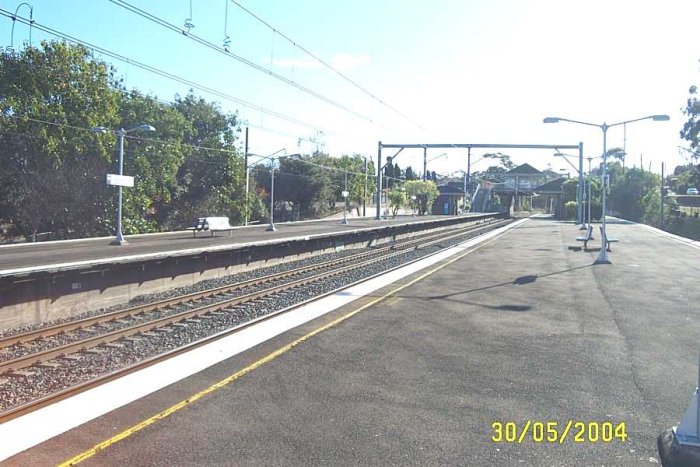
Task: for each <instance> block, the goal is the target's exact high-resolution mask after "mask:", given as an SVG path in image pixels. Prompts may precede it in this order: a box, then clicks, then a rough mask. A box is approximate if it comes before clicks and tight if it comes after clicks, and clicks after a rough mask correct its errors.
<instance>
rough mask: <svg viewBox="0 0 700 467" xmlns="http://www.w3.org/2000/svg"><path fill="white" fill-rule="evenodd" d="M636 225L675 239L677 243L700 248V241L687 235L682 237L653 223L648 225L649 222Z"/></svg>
mask: <svg viewBox="0 0 700 467" xmlns="http://www.w3.org/2000/svg"><path fill="white" fill-rule="evenodd" d="M635 225H636V226H637V227H639V228H641V229H644V230H647V231H649V232H650V233H653V234H656V235H657V236H659V237H665V238H667V239H669V240H673V241H675V242H677V243H682V244H684V245H687V246H689V247H692V248H696V249H699V250H700V242H698V241H696V240H692V239H690V238H686V237H681V236H680V235H676V234H672V233H670V232H666V231H665V230H661V229H659V228H656V227H652V226H651V225H647V224H635Z"/></svg>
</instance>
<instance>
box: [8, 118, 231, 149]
mask: <svg viewBox="0 0 700 467" xmlns="http://www.w3.org/2000/svg"><path fill="white" fill-rule="evenodd" d="M0 118H13V119H16V120H25V121H29V122H33V123H41V124H44V125H51V126H57V127H61V128H70V129H72V130H81V131H90V132H92V128H85V127H81V126H75V125H69V124H67V123H58V122H49V121H47V120H41V119H38V118H32V117H25V116H21V115H2V116H0ZM5 133H9V132H5ZM13 134H16V135H21V133H13ZM124 137H125V138H127V139H133V140H137V141H147V142H151V143H159V144H169V145H180V146H182V147H185V148H190V149H196V150H205V151H218V152H223V153H228V154H233V155H237V156H240V157H242V154H239V153H238V152H237V151H235V150H231V149H223V148H211V147H207V146H198V145H195V144H187V143H181V142H179V141H167V140H162V139H156V138H143V137H140V136H132V135H124Z"/></svg>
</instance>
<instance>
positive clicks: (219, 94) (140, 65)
mask: <svg viewBox="0 0 700 467" xmlns="http://www.w3.org/2000/svg"><path fill="white" fill-rule="evenodd" d="M0 15H2V16H5V17H7V18H10V19H13V20H16V21H19V22H21V23H22V24H26V25H29V24H30V21H29V20H27V19H26V18H23V17H21V16H16V15H14V14H12V13H10V12H9V11H7V10H3V9H0ZM31 24H32V26H33V27H34V28H36V29H38V30H40V31H42V32H45V33H47V34H50V35H52V36H55V37H58V38H61V39H63V40H65V41H68V42H72V43H74V44H77V45H82V46H84V47H86V48H88V49H91V50H93V51H95V52H98V53H101V54H103V55H106V56H108V57H111V58H114V59H116V60H119V61H121V62H124V63H127V64H129V65H134V66H135V67H137V68H141V69H143V70H146V71H148V72H151V73H154V74H156V75H159V76H162V77H164V78H168V79H170V80H172V81H176V82H178V83H180V84H185V85H187V86H190V87H192V88H195V89H199V90H200V91H204V92H207V93H209V94H212V95H215V96H217V97H220V98H222V99H225V100H228V101H231V102H235V103H237V104H240V105H243V106H246V107H250V108H252V109H254V110H257V111H259V112H263V113H266V114H269V115H271V116H273V117H276V118H279V119H282V120H286V121H288V122H291V123H294V124H296V125H300V126H304V127H307V128H311V129H315V130H319V129H321V128H320V127H319V126H318V125H315V124H312V123H308V122H305V121H303V120H299V119H297V118H294V117H290V116H288V115H285V114H282V113H280V112H277V111H274V110H270V109H267V108H265V107H261V106H259V105H256V104H254V103H252V102H248V101H246V100H243V99H240V98H238V97H234V96H231V95H230V94H226V93H223V92H221V91H218V90H216V89H213V88H210V87H208V86H205V85H203V84H199V83H196V82H194V81H191V80H188V79H186V78H182V77H180V76H178V75H175V74H172V73H170V72H167V71H164V70H161V69H159V68H156V67H153V66H151V65H147V64H145V63H142V62H139V61H137V60H133V59H131V58H129V57H125V56H123V55H120V54H118V53H116V52H112V51H110V50H107V49H104V48H102V47H100V46H97V45H94V44H91V43H89V42H86V41H83V40H81V39H77V38H75V37H73V36H70V35H68V34H65V33H62V32H60V31H57V30H55V29H52V28H50V27H48V26H44V25H42V24H40V23H37V22H36V21H34V22H33V23H31ZM329 133H330V134H333V133H332V132H329Z"/></svg>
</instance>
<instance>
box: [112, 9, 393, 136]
mask: <svg viewBox="0 0 700 467" xmlns="http://www.w3.org/2000/svg"><path fill="white" fill-rule="evenodd" d="M109 1H110V2H112V3H114V4H115V5H117V6H120V7H122V8H124V9H126V10H129V11H131V12H132V13H135V14H137V15H139V16H141V17H143V18H145V19H147V20H149V21H152V22H154V23H156V24H158V25H160V26H163V27H164V28H166V29H170V30H171V31H174V32H176V33H178V34H182V35H183V36H185V37H187V38H189V39H191V40H193V41H195V42H198V43H199V44H202V45H204V46H206V47H208V48H210V49H212V50H214V51H216V52H219V53H221V54H223V55H225V56H227V57H229V58H233V59H234V60H237V61H239V62H241V63H243V64H245V65H248V66H250V67H252V68H254V69H256V70H258V71H260V72H262V73H265V74H267V75H269V76H271V77H273V78H275V79H278V80H280V81H282V82H284V83H286V84H289V85H290V86H293V87H295V88H297V89H299V90H300V91H303V92H305V93H307V94H309V95H311V96H313V97H315V98H317V99H319V100H322V101H324V102H326V103H327V104H330V105H332V106H334V107H336V108H338V109H340V110H343V111H345V112H347V113H350V114H352V115H354V116H356V117H358V118H360V119H362V120H365V121H368V122H370V123H377V122H374V120H372V118H370V117H367V116H365V115H363V114H361V113H359V112H357V111H355V110H353V109H350V108H349V107H347V106H345V105H343V104H341V103H339V102H338V101H335V100H333V99H331V98H329V97H326V96H324V95H323V94H320V93H318V92H316V91H314V90H312V89H310V88H307V87H306V86H303V85H301V84H299V83H297V82H296V81H294V80H291V79H289V78H286V77H284V76H282V75H280V74H279V73H275V72H274V71H272V70H269V69H267V68H265V67H263V66H262V65H258V64H257V63H255V62H252V61H251V60H248V59H247V58H244V57H241V56H240V55H236V54H234V53H233V52H229V51H226V49H225V48H223V47H219V46H218V45H216V44H214V43H212V42H209V41H207V40H206V39H203V38H201V37H199V36H197V35H195V34H192V33H191V32H188V31H185V30H184V29H181V28H180V27H178V26H176V25H174V24H172V23H169V22H167V21H165V20H164V19H162V18H160V17H158V16H156V15H154V14H151V13H149V12H147V11H145V10H142V9H140V8H137V7H135V6H133V5H131V4H129V3H127V2H126V1H124V0H109ZM377 124H378V125H380V126H382V127H383V125H381V124H379V123H377Z"/></svg>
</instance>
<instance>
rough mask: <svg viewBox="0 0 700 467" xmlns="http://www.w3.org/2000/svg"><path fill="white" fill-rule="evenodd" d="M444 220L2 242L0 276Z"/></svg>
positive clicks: (302, 224) (366, 221) (307, 224)
mask: <svg viewBox="0 0 700 467" xmlns="http://www.w3.org/2000/svg"><path fill="white" fill-rule="evenodd" d="M468 215H470V214H466V216H468ZM476 215H478V214H476ZM445 218H446V216H423V217H411V216H404V217H396V218H394V219H391V218H390V219H388V220H381V221H376V220H374V219H373V218H363V219H353V220H352V222H350V223H349V224H348V225H344V224H342V223H340V222H338V221H337V220H334V219H333V220H322V221H303V222H289V223H277V224H275V226H276V227H277V231H276V232H267V231H266V229H267V227H268V225H267V224H265V225H254V226H247V227H236V228H235V229H234V230H233V231H232V235H229V234H228V232H218V233H216V236H215V237H212V236H211V234H210V233H209V232H200V233H197V237H196V238H193V235H192V232H191V231H180V232H168V233H159V234H147V235H133V236H127V237H126V238H127V240H128V242H129V244H128V245H123V246H110V245H109V243H110V242H111V241H112V240H113V238H112V237H109V238H104V237H103V238H92V239H81V240H68V241H55V242H38V243H21V244H16V245H2V246H0V275H2V274H3V273H7V272H8V271H12V270H14V269H18V268H32V267H42V266H50V265H53V264H61V263H67V262H74V261H100V260H109V261H111V260H117V259H118V258H122V257H125V256H129V257H130V256H138V255H147V254H154V253H172V252H176V251H181V250H189V249H201V250H206V249H209V248H222V247H226V245H233V244H240V243H250V242H262V241H265V240H280V239H284V238H290V237H300V236H307V235H323V234H330V233H340V232H350V231H354V230H360V229H371V228H377V227H383V226H387V225H396V224H405V223H411V222H425V221H428V220H438V219H445Z"/></svg>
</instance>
